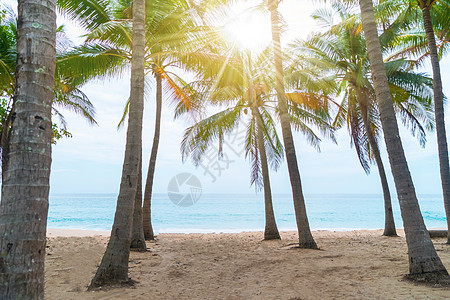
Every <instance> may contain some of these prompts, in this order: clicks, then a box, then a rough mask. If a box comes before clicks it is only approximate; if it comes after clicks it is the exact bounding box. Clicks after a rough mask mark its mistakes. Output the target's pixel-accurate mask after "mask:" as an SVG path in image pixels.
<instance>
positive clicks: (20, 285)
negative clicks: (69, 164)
mask: <svg viewBox="0 0 450 300" xmlns="http://www.w3.org/2000/svg"><path fill="white" fill-rule="evenodd" d="M18 12H19V15H18V18H19V22H18V26H17V57H18V60H17V66H16V73H15V75H16V86H15V87H16V88H15V96H14V98H15V116H14V120H13V121H12V127H11V134H10V138H9V143H8V145H9V149H11V150H12V151H10V152H8V153H7V160H6V168H5V174H4V176H3V177H4V180H3V182H2V200H1V204H0V234H1V243H0V245H1V246H0V247H1V249H0V265H1V266H2V267H1V272H0V297H1V298H2V299H44V258H45V244H46V229H47V213H48V194H49V179H50V166H51V140H52V123H51V102H52V99H53V86H54V84H55V79H54V75H55V61H56V50H55V39H56V14H55V1H40V0H20V1H19V9H18Z"/></svg>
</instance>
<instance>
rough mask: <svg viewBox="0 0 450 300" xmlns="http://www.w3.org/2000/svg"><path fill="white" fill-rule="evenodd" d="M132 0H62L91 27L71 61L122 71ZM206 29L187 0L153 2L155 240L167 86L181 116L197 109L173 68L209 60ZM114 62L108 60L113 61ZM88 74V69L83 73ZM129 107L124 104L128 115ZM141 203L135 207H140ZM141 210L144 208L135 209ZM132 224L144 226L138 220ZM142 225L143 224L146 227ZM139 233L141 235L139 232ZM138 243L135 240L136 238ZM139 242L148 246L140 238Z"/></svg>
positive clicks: (148, 66) (149, 34) (148, 57)
mask: <svg viewBox="0 0 450 300" xmlns="http://www.w3.org/2000/svg"><path fill="white" fill-rule="evenodd" d="M130 4H131V2H130V1H124V2H121V3H119V4H115V6H112V7H111V5H110V4H108V3H107V2H105V1H102V0H99V1H97V2H85V1H79V0H60V6H61V8H62V9H63V10H64V11H65V12H66V13H68V14H69V15H70V16H72V18H76V19H77V20H78V21H79V22H81V24H82V25H83V26H84V27H85V28H86V29H87V30H88V31H89V34H88V35H87V38H86V43H85V45H83V46H82V47H78V48H77V49H76V50H75V51H73V52H72V53H71V54H72V55H71V56H70V57H69V58H68V60H71V61H72V60H75V61H78V63H79V64H78V65H79V66H80V68H82V66H83V65H86V64H93V65H97V66H98V67H100V66H105V67H106V68H105V69H104V71H103V72H98V73H92V72H91V73H89V70H86V72H87V74H88V75H89V76H103V77H104V76H117V75H120V74H122V72H123V70H124V69H125V68H126V67H127V65H128V64H129V61H130V59H131V54H130V49H131V33H130V32H129V20H130V18H131V14H130ZM205 32H207V28H205V27H198V26H196V24H195V23H194V22H193V17H192V11H190V10H189V4H188V3H187V2H185V1H183V0H173V1H150V2H149V3H148V5H147V18H146V47H145V61H146V62H145V72H146V75H148V74H152V75H153V76H154V77H155V79H156V103H157V112H156V126H155V136H154V143H153V148H152V154H151V158H150V163H149V172H148V176H147V183H146V188H145V191H146V192H145V193H144V209H143V226H144V233H145V237H146V239H153V230H152V227H151V221H150V201H151V190H152V183H153V174H154V170H155V163H156V154H157V149H158V143H159V131H160V129H159V128H160V119H161V107H162V89H163V87H165V88H167V90H168V91H170V92H171V94H170V100H172V101H173V102H175V103H176V112H175V114H176V116H177V115H179V114H181V113H183V112H186V111H189V110H191V109H193V108H194V107H193V106H192V105H191V104H190V99H189V98H190V90H189V87H188V85H187V83H186V82H184V81H183V80H182V79H181V78H180V77H179V76H177V75H176V73H174V68H176V67H181V68H182V69H183V68H185V67H189V68H193V69H195V68H199V67H200V66H201V65H202V64H204V63H205V62H207V63H214V61H213V60H212V61H210V60H211V57H210V56H205V55H204V54H203V53H204V52H205V51H200V50H201V49H200V46H201V45H202V44H201V42H203V41H204V35H205ZM108 64H109V65H108ZM83 74H84V73H83ZM127 114H128V106H127V107H126V109H125V112H124V117H123V118H122V120H121V123H122V122H123V121H124V120H125V116H126V115H127ZM139 207H140V206H139V205H136V208H138V209H139ZM136 213H138V214H139V211H138V210H136ZM135 225H136V226H134V227H133V228H135V229H136V230H137V231H140V230H142V228H140V227H139V226H137V224H135ZM141 227H142V226H141ZM136 236H140V233H137V235H136ZM133 244H135V243H133ZM135 245H144V243H142V241H140V242H139V241H137V242H136V244H135Z"/></svg>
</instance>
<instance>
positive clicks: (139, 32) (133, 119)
mask: <svg viewBox="0 0 450 300" xmlns="http://www.w3.org/2000/svg"><path fill="white" fill-rule="evenodd" d="M132 51H133V54H132V60H131V89H130V105H129V116H130V117H129V119H128V129H127V141H126V145H125V158H124V164H123V169H122V180H121V184H120V191H119V196H118V199H117V208H116V214H115V217H114V224H113V228H112V230H111V237H110V239H109V242H108V246H107V247H106V251H105V254H104V255H103V258H102V261H101V263H100V266H99V267H98V269H97V272H96V274H95V276H94V278H93V279H92V281H91V284H90V286H89V288H95V287H98V286H102V285H105V284H114V283H122V282H127V281H128V280H129V279H128V259H129V256H130V246H131V236H132V226H133V218H132V217H133V212H134V206H135V201H136V200H135V198H136V193H137V187H138V185H139V184H138V181H139V178H138V177H139V173H140V171H139V167H140V164H141V153H142V119H143V110H144V74H145V70H144V69H145V0H135V1H133V42H132Z"/></svg>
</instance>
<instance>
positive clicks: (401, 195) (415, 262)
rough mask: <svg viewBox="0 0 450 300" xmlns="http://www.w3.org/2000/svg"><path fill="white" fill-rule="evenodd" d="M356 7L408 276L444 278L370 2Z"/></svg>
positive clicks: (366, 1) (365, 0)
mask: <svg viewBox="0 0 450 300" xmlns="http://www.w3.org/2000/svg"><path fill="white" fill-rule="evenodd" d="M359 5H360V8H361V16H362V24H363V30H364V34H365V38H366V45H367V52H368V56H369V61H370V67H371V70H372V78H373V81H374V86H375V93H376V99H377V102H378V107H379V110H380V114H381V123H382V126H383V132H384V138H385V141H386V146H387V151H388V155H389V162H390V164H391V170H392V174H393V176H394V181H395V185H396V188H397V195H398V199H399V202H400V209H401V213H402V218H403V225H404V228H405V235H406V243H407V246H408V256H409V275H410V276H411V277H412V278H417V277H425V278H428V279H430V280H436V279H442V278H448V272H447V270H446V269H445V267H444V265H443V264H442V262H441V259H440V258H439V256H438V255H437V253H436V250H435V248H434V245H433V242H432V241H431V239H430V235H429V233H428V231H427V229H426V227H425V223H424V222H423V218H422V215H421V213H420V208H419V203H418V201H417V196H416V193H415V189H414V184H413V182H412V178H411V175H410V172H409V168H408V163H407V162H406V158H405V154H404V151H403V146H402V143H401V140H400V136H399V132H398V126H397V120H396V117H395V112H394V107H393V104H392V98H391V94H390V91H389V83H388V81H387V76H386V69H385V67H384V64H383V56H382V53H381V46H380V41H379V39H378V33H377V23H376V21H375V16H374V12H373V6H372V2H371V1H370V0H360V1H359Z"/></svg>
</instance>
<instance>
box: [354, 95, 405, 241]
mask: <svg viewBox="0 0 450 300" xmlns="http://www.w3.org/2000/svg"><path fill="white" fill-rule="evenodd" d="M361 97H364V98H363V99H365V96H364V92H359V97H358V102H359V107H360V109H361V115H362V119H363V123H364V128H365V129H366V133H367V139H368V140H369V144H370V147H371V148H372V152H373V156H374V157H375V162H376V164H377V168H378V174H379V175H380V181H381V187H382V190H383V199H384V232H383V235H384V236H397V231H396V229H395V221H394V213H393V212H392V200H391V193H390V191H389V184H388V181H387V177H386V171H385V170H384V165H383V161H382V160H381V154H380V149H379V148H378V143H377V141H376V140H375V137H374V136H373V133H372V128H371V125H370V121H369V116H368V106H367V101H364V100H363V99H361Z"/></svg>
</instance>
